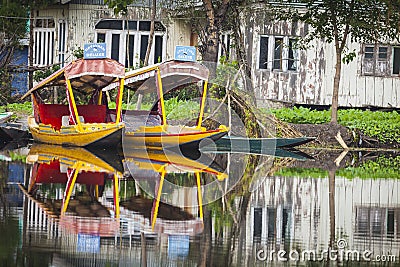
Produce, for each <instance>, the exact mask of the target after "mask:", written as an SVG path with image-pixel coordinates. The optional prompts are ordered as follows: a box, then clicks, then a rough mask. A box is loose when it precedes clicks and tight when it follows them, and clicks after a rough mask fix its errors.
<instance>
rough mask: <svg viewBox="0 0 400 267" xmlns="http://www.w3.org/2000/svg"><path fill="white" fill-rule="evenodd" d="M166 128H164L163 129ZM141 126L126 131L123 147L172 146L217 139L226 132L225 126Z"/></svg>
mask: <svg viewBox="0 0 400 267" xmlns="http://www.w3.org/2000/svg"><path fill="white" fill-rule="evenodd" d="M165 128H166V129H165ZM165 128H163V126H156V127H142V128H141V129H140V130H138V131H135V132H126V133H125V134H124V136H123V142H124V143H123V145H124V147H144V146H146V147H148V148H158V147H173V146H179V145H188V144H196V143H198V142H200V141H201V140H203V139H212V140H218V139H219V138H221V137H223V136H224V135H226V134H227V133H228V129H227V128H226V127H220V128H218V129H215V130H205V129H196V128H190V127H183V128H180V129H179V131H176V132H172V131H168V128H171V126H166V127H165Z"/></svg>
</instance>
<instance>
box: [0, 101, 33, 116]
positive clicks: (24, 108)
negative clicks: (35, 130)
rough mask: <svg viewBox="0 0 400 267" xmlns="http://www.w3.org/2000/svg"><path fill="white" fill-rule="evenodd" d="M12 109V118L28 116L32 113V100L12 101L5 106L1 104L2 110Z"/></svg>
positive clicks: (0, 110) (0, 109)
mask: <svg viewBox="0 0 400 267" xmlns="http://www.w3.org/2000/svg"><path fill="white" fill-rule="evenodd" d="M5 111H11V112H14V115H13V116H12V117H11V119H12V120H16V119H18V118H21V117H26V116H28V115H30V114H32V104H31V102H25V103H12V104H7V105H5V106H0V112H5Z"/></svg>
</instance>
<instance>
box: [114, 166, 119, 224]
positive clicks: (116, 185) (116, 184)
mask: <svg viewBox="0 0 400 267" xmlns="http://www.w3.org/2000/svg"><path fill="white" fill-rule="evenodd" d="M114 205H115V217H116V218H119V181H118V175H117V174H116V173H114Z"/></svg>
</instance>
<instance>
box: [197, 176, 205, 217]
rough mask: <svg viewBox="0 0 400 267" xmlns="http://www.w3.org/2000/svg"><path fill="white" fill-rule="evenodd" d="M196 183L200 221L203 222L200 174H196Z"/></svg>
mask: <svg viewBox="0 0 400 267" xmlns="http://www.w3.org/2000/svg"><path fill="white" fill-rule="evenodd" d="M196 181H197V198H198V202H199V213H200V219H201V220H203V197H202V193H201V187H200V173H199V172H196Z"/></svg>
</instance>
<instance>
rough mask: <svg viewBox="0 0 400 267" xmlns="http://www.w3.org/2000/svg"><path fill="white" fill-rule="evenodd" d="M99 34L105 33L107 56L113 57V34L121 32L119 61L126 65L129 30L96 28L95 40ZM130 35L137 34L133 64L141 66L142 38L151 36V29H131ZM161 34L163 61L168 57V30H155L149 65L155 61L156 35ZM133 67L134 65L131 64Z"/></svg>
mask: <svg viewBox="0 0 400 267" xmlns="http://www.w3.org/2000/svg"><path fill="white" fill-rule="evenodd" d="M98 34H105V40H104V42H105V43H106V45H107V52H106V56H107V57H108V58H111V45H112V35H113V34H119V35H120V42H119V62H120V63H121V64H123V65H125V62H126V51H125V44H126V41H127V36H128V30H111V29H110V30H107V29H99V30H96V33H95V41H97V38H98ZM129 35H132V36H135V37H134V42H135V43H134V48H133V57H134V59H133V66H140V51H141V49H142V48H141V44H140V41H141V38H142V36H143V35H148V36H150V31H138V30H135V29H129ZM156 36H161V37H162V55H161V61H163V60H164V59H165V57H166V38H165V36H166V32H155V33H154V40H153V43H152V47H151V51H150V57H149V65H152V64H153V63H154V53H155V43H156V42H155V37H156ZM143 49H144V50H146V49H147V46H146V47H144V48H143ZM131 67H132V66H131Z"/></svg>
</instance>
